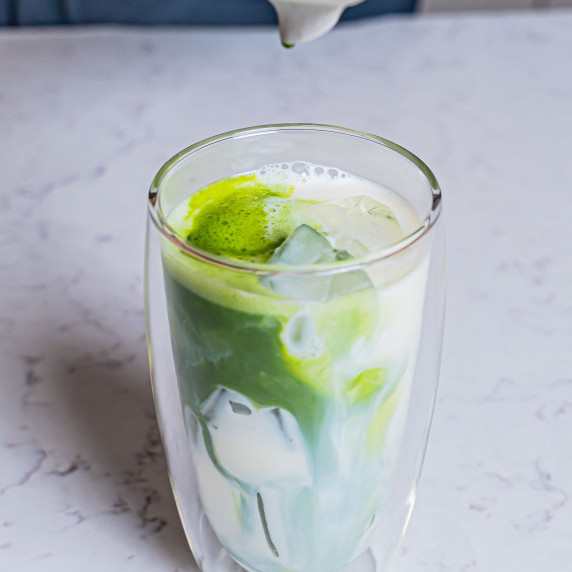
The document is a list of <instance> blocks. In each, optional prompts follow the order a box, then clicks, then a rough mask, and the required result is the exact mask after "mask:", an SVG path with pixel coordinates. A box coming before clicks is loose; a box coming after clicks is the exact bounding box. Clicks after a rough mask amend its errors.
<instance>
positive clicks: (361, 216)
mask: <svg viewBox="0 0 572 572" xmlns="http://www.w3.org/2000/svg"><path fill="white" fill-rule="evenodd" d="M308 211H309V213H310V215H311V216H312V217H314V218H315V219H316V221H317V222H318V223H319V224H320V225H321V226H322V227H323V228H324V230H325V232H326V234H327V236H328V238H330V239H331V240H332V242H333V243H334V244H335V246H336V248H340V249H343V250H347V251H348V252H349V253H350V254H351V255H352V256H354V257H360V256H364V255H366V254H368V253H370V252H375V251H376V250H382V249H383V248H386V247H388V246H391V245H392V244H395V243H396V242H399V241H400V240H401V239H402V238H403V231H402V229H401V226H400V224H399V221H398V220H397V217H396V216H395V214H394V213H393V211H392V210H391V209H390V208H389V207H388V206H387V205H384V204H383V203H381V202H379V201H376V200H375V199H373V198H372V197H370V196H367V195H359V196H355V197H347V198H345V199H342V200H339V201H332V202H328V203H320V204H316V205H312V206H311V207H309V209H308Z"/></svg>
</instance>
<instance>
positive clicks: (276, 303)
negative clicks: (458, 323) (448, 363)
mask: <svg viewBox="0 0 572 572" xmlns="http://www.w3.org/2000/svg"><path fill="white" fill-rule="evenodd" d="M293 161H305V162H310V163H314V164H317V165H325V166H332V167H335V168H337V169H340V170H344V171H347V172H350V173H352V174H353V175H356V176H360V177H363V178H366V179H369V180H370V181H373V182H375V183H378V184H380V185H382V186H383V187H385V188H386V189H389V190H390V191H392V192H394V193H397V194H398V195H400V196H401V197H402V198H403V199H405V200H406V201H407V202H408V204H409V206H410V207H411V209H412V210H413V211H414V212H415V214H416V216H417V219H418V221H419V223H418V225H417V226H416V228H414V229H412V232H410V233H408V234H407V236H405V237H404V238H403V239H402V240H401V241H400V242H399V243H397V244H394V245H392V246H390V247H388V248H385V249H383V248H382V249H380V250H379V251H376V252H370V253H369V254H367V255H366V256H364V257H363V258H352V259H348V260H344V261H342V262H336V263H331V264H322V265H315V266H274V265H272V266H271V265H268V264H255V263H248V262H241V261H237V260H229V259H223V258H220V257H217V256H214V255H210V254H208V253H205V252H203V251H199V250H198V249H195V248H193V247H192V246H191V245H189V244H187V243H186V242H185V240H184V237H181V236H177V234H176V233H175V232H174V230H173V229H172V228H171V227H170V226H169V223H168V215H169V213H170V212H171V210H172V209H173V208H174V207H175V206H176V205H178V204H179V203H180V202H181V201H182V200H183V199H185V198H187V197H189V196H190V195H191V194H192V193H195V192H197V191H198V190H199V189H201V188H203V187H204V186H206V185H208V184H209V183H212V182H213V181H216V180H219V179H222V178H226V177H230V176H233V175H237V174H239V173H244V172H250V171H253V170H255V169H259V168H260V167H262V166H264V165H268V164H277V163H278V164H280V163H291V162H293ZM440 210H441V193H440V190H439V187H438V185H437V181H436V180H435V177H434V176H433V174H432V173H431V171H430V170H429V169H428V168H427V167H426V166H425V165H424V164H423V163H422V162H421V161H420V160H419V159H418V158H417V157H415V156H414V155H412V154H411V153H409V152H408V151H406V150H405V149H403V148H401V147H399V146H398V145H395V144H393V143H391V142H389V141H386V140H384V139H381V138H379V137H376V136H373V135H369V134H365V133H360V132H355V131H351V130H348V129H342V128H337V127H329V126H321V125H275V126H264V127H256V128H252V129H245V130H240V131H234V132H231V133H225V134H223V135H219V136H216V137H213V138H211V139H207V140H205V141H202V142H200V143H197V144H195V145H193V146H191V147H189V148H188V149H185V150H184V151H182V152H180V153H179V154H177V155H176V156H174V157H173V158H172V159H171V160H169V161H168V162H167V163H166V164H165V165H164V166H163V167H162V168H161V170H160V171H159V173H158V174H157V176H156V177H155V179H154V181H153V183H152V186H151V190H150V193H149V220H148V229H147V258H146V312H147V333H148V346H149V357H150V364H151V372H152V379H153V388H154V395H155V402H156V407H157V415H158V418H159V424H160V427H161V431H162V437H163V444H164V447H165V451H166V455H167V461H168V465H169V471H170V476H171V482H172V486H173V490H174V494H175V498H176V501H177V505H178V508H179V512H180V515H181V520H182V522H183V525H184V528H185V531H186V535H187V538H188V540H189V543H190V546H191V548H192V551H193V553H194V555H195V558H196V561H197V563H198V565H199V567H200V568H201V570H203V571H204V572H231V571H250V572H333V571H341V572H350V571H352V572H382V571H386V570H387V569H388V566H389V563H390V560H391V558H392V556H393V555H394V553H395V551H396V548H397V546H398V543H399V541H400V538H401V536H402V534H403V532H404V530H405V527H406V524H407V521H408V518H409V515H410V512H411V509H412V506H413V502H414V498H415V488H416V484H417V481H418V479H419V474H420V470H421V465H422V461H423V455H424V451H425V447H426V443H427V437H428V432H429V425H430V421H431V415H432V410H433V405H434V400H435V393H436V388H437V378H438V371H439V360H440V351H441V339H442V328H443V309H444V242H443V231H442V225H441V221H440V216H439V214H440ZM364 273H365V274H364ZM358 276H361V277H363V276H366V277H367V279H366V280H361V281H359V280H358V281H356V277H358ZM269 279H271V280H274V281H276V280H281V281H282V282H281V284H282V285H283V287H282V289H281V294H276V293H275V292H274V291H273V290H272V289H270V288H264V287H261V286H260V285H261V284H264V283H265V280H266V281H268V280H269ZM334 279H335V280H337V281H338V282H337V283H339V284H341V283H344V282H343V281H344V280H346V281H347V280H349V281H350V282H352V283H354V284H359V286H358V287H357V288H356V287H353V288H352V289H350V290H349V291H348V292H347V293H344V292H343V291H342V293H341V294H339V295H336V296H333V297H331V298H327V299H325V300H315V299H310V300H305V299H304V297H303V296H300V295H299V294H297V295H294V294H292V296H289V295H288V289H289V288H291V289H292V292H293V293H294V292H298V291H299V289H300V288H302V289H303V288H305V287H306V286H307V285H315V284H323V283H325V281H331V282H333V280H334ZM308 348H310V349H308ZM312 348H313V349H312Z"/></svg>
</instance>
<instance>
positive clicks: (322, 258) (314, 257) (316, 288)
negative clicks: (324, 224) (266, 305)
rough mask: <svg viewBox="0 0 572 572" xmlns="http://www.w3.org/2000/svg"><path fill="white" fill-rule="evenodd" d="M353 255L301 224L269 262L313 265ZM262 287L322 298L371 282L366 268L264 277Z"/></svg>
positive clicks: (303, 297) (299, 296) (297, 296)
mask: <svg viewBox="0 0 572 572" xmlns="http://www.w3.org/2000/svg"><path fill="white" fill-rule="evenodd" d="M348 258H352V256H351V255H350V254H349V253H348V252H346V251H343V250H337V249H335V248H333V247H332V245H331V244H330V242H329V241H328V239H327V238H326V237H325V236H324V235H323V234H321V233H319V232H318V231H317V230H314V229H313V228H312V227H310V226H308V225H306V224H302V225H300V226H299V227H297V228H296V229H294V230H293V231H292V233H290V235H289V236H288V238H287V239H286V240H285V241H284V242H283V243H282V244H281V245H280V246H279V247H278V248H277V249H276V251H275V252H274V254H273V255H272V258H270V260H269V261H268V264H276V265H285V266H292V265H306V264H307V265H311V264H325V263H330V262H336V261H341V260H347V259H348ZM260 282H261V284H262V285H263V286H266V287H267V288H269V289H270V290H274V292H276V293H277V294H281V295H282V296H286V297H288V298H294V299H295V300H308V301H323V300H327V299H329V298H334V297H336V296H341V295H342V294H347V293H349V292H353V291H355V290H359V289H362V288H367V287H368V286H370V285H371V281H370V280H369V278H368V276H367V274H366V273H365V272H363V271H354V272H341V273H339V274H328V275H313V276H312V275H297V276H287V275H280V276H263V277H261V278H260Z"/></svg>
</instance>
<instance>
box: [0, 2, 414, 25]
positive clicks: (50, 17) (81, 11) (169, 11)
mask: <svg viewBox="0 0 572 572" xmlns="http://www.w3.org/2000/svg"><path fill="white" fill-rule="evenodd" d="M415 1H416V0H366V2H364V3H363V4H360V5H358V6H355V7H353V8H348V9H347V10H346V12H345V13H344V16H343V18H342V19H343V20H352V19H356V18H364V17H368V16H373V15H377V14H387V13H390V12H411V11H413V10H414V8H415ZM275 22H276V14H275V12H274V8H272V6H271V5H270V4H269V3H268V2H267V0H0V25H3V26H7V25H8V26H19V25H20V26H41V25H50V24H101V23H119V24H163V25H185V24H199V25H217V24H271V23H275Z"/></svg>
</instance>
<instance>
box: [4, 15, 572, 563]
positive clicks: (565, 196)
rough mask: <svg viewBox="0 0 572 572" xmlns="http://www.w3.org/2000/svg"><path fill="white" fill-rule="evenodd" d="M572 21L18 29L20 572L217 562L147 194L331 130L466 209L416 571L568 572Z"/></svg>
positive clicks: (407, 545) (13, 557)
mask: <svg viewBox="0 0 572 572" xmlns="http://www.w3.org/2000/svg"><path fill="white" fill-rule="evenodd" d="M571 30H572V12H565V11H563V12H551V13H542V14H541V13H528V14H510V15H509V14H503V15H496V16H495V15H472V16H431V17H422V18H418V19H406V18H403V19H402V18H388V19H381V20H377V21H372V22H369V23H363V24H360V25H353V26H345V27H342V28H339V29H337V30H335V31H334V32H333V33H331V34H329V35H328V36H326V37H325V38H323V39H322V40H319V41H317V42H314V43H312V44H308V45H307V46H302V47H300V48H297V49H295V50H293V51H285V50H283V49H282V48H281V47H280V46H279V45H278V42H277V36H276V33H275V31H261V30H248V29H244V30H234V31H227V32H221V31H216V30H203V31H198V30H192V29H190V30H182V29H179V30H143V29H139V30H138V29H122V28H108V29H105V28H103V29H101V28H100V29H98V28H95V29H89V28H88V29H83V30H69V29H68V30H54V31H39V30H27V31H26V30H22V31H4V32H1V33H0V78H1V79H2V81H1V82H0V172H1V175H2V176H1V185H0V216H1V226H0V271H1V299H0V305H1V307H0V343H1V348H0V364H1V370H0V371H1V372H2V392H1V393H0V411H1V412H2V414H1V415H0V451H1V462H0V570H18V571H19V572H32V571H35V570H42V571H45V572H55V571H58V572H59V571H61V570H81V571H85V572H95V571H99V570H113V571H118V572H123V571H125V572H128V571H131V570H133V571H135V570H137V571H139V570H146V571H149V572H153V571H155V570H156V571H159V570H161V571H165V570H171V571H175V570H178V571H183V570H185V571H187V570H196V568H194V566H193V564H192V560H191V557H190V553H189V552H188V549H187V547H186V545H185V540H184V537H183V534H182V531H181V528H180V525H179V522H178V518H177V515H176V510H175V508H174V503H173V501H172V496H171V493H170V489H169V484H168V478H167V474H166V469H165V464H164V459H163V454H162V451H161V446H160V442H159V437H158V432H157V427H156V423H155V417H154V411H153V404H152V398H151V391H150V387H149V380H148V369H147V358H146V348H145V340H144V319H143V307H142V258H143V236H144V219H145V208H146V205H145V200H146V189H147V187H148V184H149V182H150V180H151V178H152V176H153V175H154V173H155V171H156V170H157V169H158V168H159V167H160V165H161V164H162V162H163V161H164V160H166V159H167V158H168V157H169V156H170V155H172V154H173V153H174V152H176V151H177V150H179V149H180V148H183V147H185V146H187V145H189V144H190V143H192V142H195V141H197V140H198V139H201V138H203V137H206V136H209V135H212V134H214V133H217V132H221V131H226V130H230V129H233V128H237V127H242V126H246V125H252V124H262V123H271V122H285V121H312V122H323V123H332V124H339V125H346V126H348V127H353V128H356V129H363V130H368V131H372V132H374V133H377V134H380V135H383V136H385V137H387V138H389V139H393V140H395V141H397V142H399V143H401V144H402V145H404V146H406V147H408V148H410V149H411V150H412V151H414V152H415V153H416V154H418V155H419V156H421V157H423V158H424V159H425V160H426V161H427V162H428V164H429V165H430V166H431V167H432V168H433V169H434V171H435V172H436V173H437V176H438V178H439V179H440V182H441V185H442V187H443V189H444V193H445V216H446V217H447V227H448V243H449V248H448V268H449V302H448V316H447V325H446V339H445V350H444V356H443V369H442V378H441V386H440V393H439V398H438V403H437V409H436V414H435V421H434V426H433V432H432V435H431V440H430V446H429V450H428V455H427V460H426V466H425V471H424V474H423V478H422V482H421V486H420V489H419V496H418V502H417V506H416V509H415V511H414V515H413V518H412V522H411V526H410V528H409V531H408V533H407V535H406V537H405V541H404V544H403V547H402V550H401V553H400V555H399V558H398V560H397V562H396V565H395V571H396V572H449V571H450V572H453V571H455V572H459V571H470V572H491V571H499V572H505V571H506V572H512V571H514V570H518V571H519V572H537V571H538V570H543V571H547V572H566V571H569V570H570V569H571V566H572V564H571V561H572V548H571V544H570V538H571V537H572V503H571V502H570V495H571V494H572V484H571V483H572V455H570V449H571V445H572V442H571V441H572V437H571V435H572V358H571V351H570V349H571V347H572V293H571V288H570V283H571V279H572V225H570V223H569V218H570V213H571V210H572V198H571V197H572V194H571V190H572V162H571V161H570V154H571V151H572V74H571V73H570V63H569V54H570V53H572V33H571Z"/></svg>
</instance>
